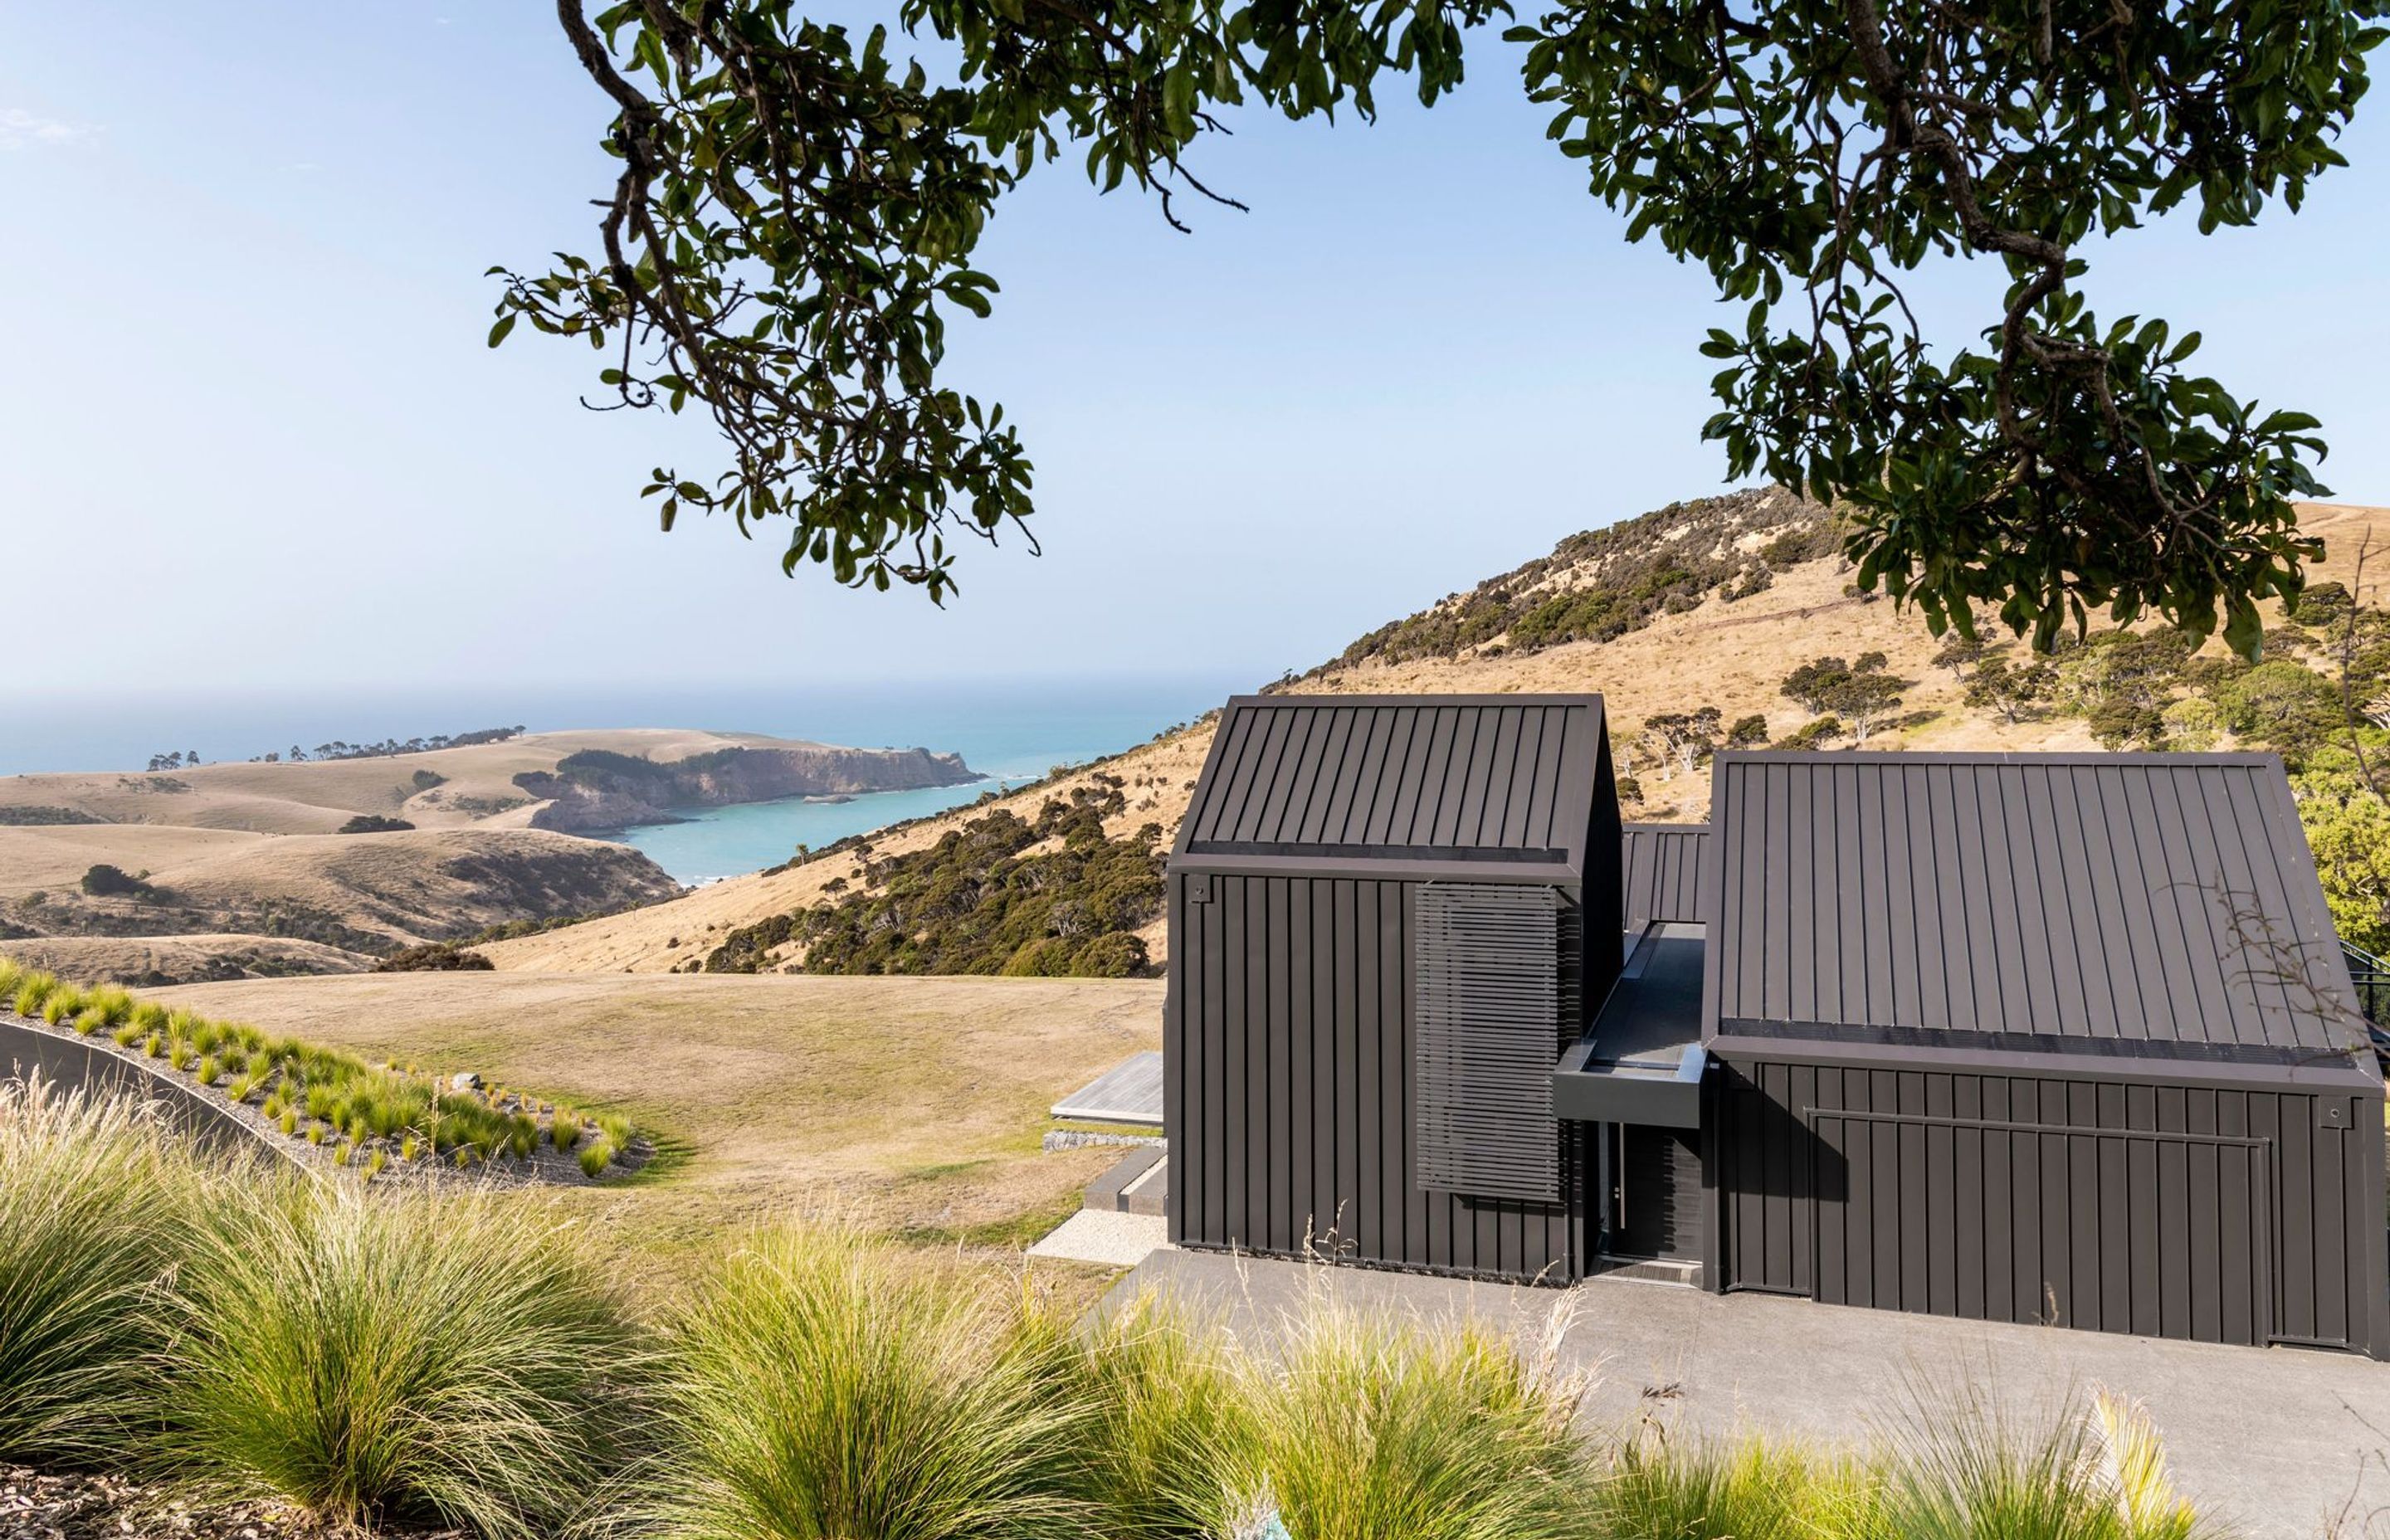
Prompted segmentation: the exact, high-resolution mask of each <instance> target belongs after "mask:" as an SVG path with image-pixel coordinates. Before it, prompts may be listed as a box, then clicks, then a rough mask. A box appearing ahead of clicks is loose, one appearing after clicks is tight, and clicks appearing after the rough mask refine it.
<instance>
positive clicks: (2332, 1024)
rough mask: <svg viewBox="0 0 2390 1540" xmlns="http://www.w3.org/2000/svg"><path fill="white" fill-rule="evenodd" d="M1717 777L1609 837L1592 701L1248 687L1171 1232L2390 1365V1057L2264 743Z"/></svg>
mask: <svg viewBox="0 0 2390 1540" xmlns="http://www.w3.org/2000/svg"><path fill="white" fill-rule="evenodd" d="M1713 785H1714V793H1713V802H1712V812H1711V819H1710V823H1709V824H1708V825H1706V826H1700V827H1694V826H1684V827H1678V828H1661V827H1655V826H1628V827H1625V828H1622V827H1621V825H1620V824H1619V823H1618V820H1617V815H1616V807H1615V795H1614V790H1613V783H1612V779H1611V775H1610V766H1609V755H1608V752H1607V748H1606V745H1605V743H1604V741H1603V732H1602V718H1601V708H1600V701H1599V699H1596V698H1592V697H1558V698H1552V697H1524V696H1499V697H1491V698H1468V699H1445V698H1426V697H1416V698H1395V699H1359V698H1334V697H1327V698H1299V697H1269V698H1263V699H1245V700H1238V701H1235V702H1232V703H1231V704H1230V707H1229V709H1228V712H1227V715H1226V717H1225V718H1224V720H1223V722H1222V724H1221V727H1220V732H1219V736H1218V738H1217V740H1216V741H1215V744H1214V750H1213V754H1212V758H1211V761H1210V762H1209V764H1207V765H1206V767H1205V770H1204V773H1203V777H1202V779H1201V782H1200V783H1199V785H1198V789H1197V791H1196V794H1195V800H1194V804H1193V806H1192V808H1191V809H1190V811H1189V816H1188V819H1187V822H1186V824H1185V826H1184V828H1182V830H1181V834H1180V839H1179V844H1178V847H1177V850H1176V853H1175V854H1174V856H1173V858H1172V861H1171V905H1172V921H1171V923H1172V934H1171V965H1170V966H1171V985H1172V987H1171V990H1170V996H1169V1004H1168V1007H1167V1023H1166V1029H1165V1032H1166V1047H1167V1050H1168V1052H1167V1059H1168V1074H1167V1086H1166V1100H1167V1107H1166V1115H1167V1120H1168V1123H1169V1125H1170V1126H1169V1133H1170V1138H1171V1148H1172V1151H1173V1155H1172V1161H1171V1164H1172V1168H1173V1182H1172V1193H1171V1200H1172V1203H1173V1213H1172V1236H1173V1238H1174V1239H1175V1240H1176V1241H1177V1242H1178V1243H1179V1244H1182V1245H1189V1246H1198V1247H1207V1246H1208V1247H1215V1248H1236V1249H1240V1250H1246V1251H1258V1252H1264V1253H1279V1254H1294V1253H1299V1252H1303V1251H1320V1252H1325V1253H1327V1254H1330V1255H1332V1256H1335V1257H1337V1258H1339V1259H1340V1260H1346V1261H1351V1262H1356V1263H1360V1264H1375V1265H1381V1266H1395V1267H1407V1268H1417V1269H1426V1270H1433V1271H1442V1272H1454V1273H1462V1274H1471V1275H1484V1276H1491V1277H1508V1278H1533V1279H1536V1280H1539V1281H1547V1282H1565V1281H1569V1280H1573V1279H1576V1278H1580V1277H1586V1276H1587V1275H1589V1274H1592V1273H1595V1272H1598V1271H1601V1270H1605V1269H1607V1268H1609V1267H1612V1266H1614V1265H1618V1264H1621V1263H1622V1262H1625V1261H1627V1260H1630V1259H1638V1258H1652V1259H1659V1261H1658V1263H1657V1264H1655V1265H1656V1266H1657V1267H1658V1268H1659V1269H1660V1270H1663V1271H1664V1270H1665V1269H1666V1267H1667V1266H1668V1265H1670V1264H1674V1265H1675V1266H1676V1267H1677V1268H1678V1269H1679V1270H1680V1271H1681V1272H1682V1273H1683V1274H1684V1275H1686V1276H1687V1277H1689V1279H1691V1280H1697V1281H1699V1282H1700V1283H1702V1284H1703V1286H1705V1287H1708V1288H1710V1289H1714V1290H1768V1291H1774V1292H1784V1293H1792V1294H1797V1295H1804V1296H1807V1297H1810V1298H1814V1299H1818V1300H1820V1301H1826V1302H1831V1303H1853V1304H1868V1305H1875V1306H1878V1307H1882V1308H1893V1309H1901V1310H1912V1311H1922V1312H1930V1313H1935V1314H1943V1315H1959V1316H1966V1317H1972V1318H1979V1319H1991V1320H2011V1321H2026V1322H2049V1323H2054V1324H2059V1325H2065V1326H2073V1327H2082V1328H2093V1329H2100V1330H2108V1331H2122V1332H2132V1333H2137V1334H2146V1335H2152V1336H2165V1337H2183V1338H2194V1339H2199V1340H2204V1341H2234V1342H2251V1343H2294V1344H2301V1345H2311V1346H2324V1347H2338V1348H2344V1349H2352V1350H2356V1351H2361V1352H2368V1353H2371V1354H2374V1355H2375V1356H2390V1279H2386V1278H2385V1261H2390V1245H2385V1230H2384V1170H2383V1164H2384V1162H2383V1129H2384V1123H2383V1117H2384V1097H2383V1082H2382V1078H2381V1076H2380V1074H2379V1072H2378V1071H2377V1069H2376V1068H2375V1066H2374V1063H2373V1060H2372V1059H2371V1053H2370V1051H2369V1050H2368V1049H2367V1048H2366V1047H2365V1034H2364V1024H2363V1021H2362V1019H2361V1018H2360V1016H2359V1014H2358V1007H2357V1002H2356V999H2355V996H2354V993H2353V991H2352V990H2351V988H2350V983H2349V977H2348V973H2347V969H2346V968H2345V964H2344V963H2343V961H2342V958H2341V955H2340V952H2339V948H2338V944H2337V941H2336V938H2335V937H2334V935H2333V933H2332V927H2331V923H2330V918H2329V915H2328V912H2327V911H2326V910H2325V908H2324V905H2323V901H2322V894H2321V892H2320V890H2319V887H2318V884H2317V881H2316V877H2315V871H2314V867H2313V865H2312V862H2311V860H2310V858H2309V856H2308V854H2307V851H2306V841H2305V838H2304V836H2303V835H2302V833H2301V831H2300V828H2299V825H2298V822H2297V818H2296V815H2295V811H2294V808H2293V805H2292V802H2291V799H2290V790H2289V786H2288V783H2287V781H2286V779H2285V778H2284V776H2283V775H2282V771H2281V765H2280V764H2278V763H2277V762H2276V761H2274V760H2273V759H2272V758H2270V757H2268V756H2255V755H2245V756H2244V755H2197V756H2192V755H2079V756H2069V755H1984V756H1972V755H1910V754H1872V753H1870V754H1857V753H1828V754H1780V753H1758V754H1722V755H1720V756H1719V758H1718V761H1717V764H1716V765H1715V771H1714V778H1713ZM1613 851H1614V854H1613ZM1613 936H1620V937H1623V944H1613V943H1611V942H1610V940H1609V938H1611V937H1613ZM1645 1270H1646V1271H1651V1270H1653V1268H1652V1267H1651V1266H1647V1267H1646V1268H1645Z"/></svg>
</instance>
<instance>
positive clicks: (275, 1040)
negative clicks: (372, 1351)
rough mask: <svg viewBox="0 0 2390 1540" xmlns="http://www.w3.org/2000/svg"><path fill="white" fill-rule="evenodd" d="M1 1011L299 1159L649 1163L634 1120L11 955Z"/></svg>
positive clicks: (405, 1173) (449, 1165) (442, 1168)
mask: <svg viewBox="0 0 2390 1540" xmlns="http://www.w3.org/2000/svg"><path fill="white" fill-rule="evenodd" d="M0 1020H6V1021H8V1022H10V1023H12V1024H14V1025H16V1026H19V1027H22V1028H24V1029H26V1030H29V1031H31V1032H34V1033H43V1034H45V1035H48V1036H51V1037H55V1038H58V1039H59V1040H60V1041H62V1042H71V1043H74V1044H76V1045H78V1046H82V1047H84V1048H86V1049H88V1050H90V1051H93V1052H96V1053H100V1054H106V1055H109V1056H111V1057H113V1058H116V1059H122V1060H123V1061H125V1062H126V1063H127V1064H129V1065H131V1066H133V1067H134V1069H135V1072H137V1073H143V1074H148V1075H149V1076H153V1077H156V1078H157V1079H160V1080H161V1081H165V1082H168V1083H170V1084H173V1085H175V1086H176V1087H177V1088H179V1089H180V1090H181V1091H182V1092H184V1093H185V1094H186V1095H187V1096H190V1097H193V1098H195V1099H197V1100H199V1101H201V1102H203V1103H205V1104H206V1105H208V1106H209V1107H211V1108H212V1109H213V1110H217V1111H219V1112H222V1113H224V1114H225V1115H226V1116H229V1117H231V1118H233V1119H234V1120H236V1121H238V1122H239V1123H243V1124H245V1125H246V1126H247V1127H248V1128H249V1129H250V1130H251V1132H253V1133H254V1134H256V1135H257V1136H258V1137H259V1138H260V1139H261V1140H262V1141H263V1142H264V1143H265V1144H267V1145H269V1146H272V1147H275V1148H278V1149H280V1150H282V1151H283V1152H284V1153H286V1154H289V1155H290V1156H292V1157H293V1158H296V1159H301V1160H307V1161H319V1162H322V1163H327V1164H329V1165H331V1166H334V1167H336V1168H341V1169H344V1170H347V1171H349V1172H352V1173H353V1174H356V1175H357V1176H359V1177H360V1178H362V1179H364V1180H366V1181H374V1180H378V1179H379V1180H387V1179H391V1178H413V1179H418V1180H424V1179H441V1178H446V1177H453V1176H456V1175H469V1176H470V1177H471V1178H473V1179H474V1180H477V1181H487V1180H493V1179H495V1180H499V1181H514V1182H538V1183H553V1184H559V1185H566V1186H580V1185H588V1184H591V1183H596V1182H606V1181H611V1180H615V1179H617V1178H619V1177H622V1176H623V1175H626V1174H630V1173H631V1172H634V1171H636V1170H637V1169H638V1168H639V1167H640V1166H642V1165H644V1164H645V1163H646V1162H647V1161H648V1160H649V1159H650V1158H651V1157H652V1156H653V1154H654V1145H653V1142H652V1141H651V1140H649V1138H648V1137H647V1136H645V1135H644V1134H643V1133H642V1132H641V1131H640V1130H638V1129H637V1128H636V1127H635V1126H634V1125H633V1124H632V1123H630V1121H629V1120H628V1119H626V1118H623V1117H622V1116H620V1115H619V1114H615V1113H609V1112H590V1111H586V1110H582V1109H578V1108H574V1107H572V1106H570V1105H568V1104H564V1103H559V1102H556V1101H552V1100H549V1099H546V1098H545V1097H537V1096H534V1095H533V1094H531V1093H529V1092H525V1091H521V1090H519V1089H515V1088H512V1087H508V1086H504V1085H496V1084H482V1082H481V1080H480V1078H479V1077H478V1076H475V1075H472V1074H469V1073H462V1074H456V1075H445V1074H439V1073H434V1072H427V1071H424V1070H422V1069H419V1068H418V1067H417V1066H414V1065H404V1066H402V1065H398V1064H380V1065H376V1064H370V1063H368V1062H366V1060H364V1059H359V1058H357V1057H355V1056H353V1055H352V1054H348V1053H344V1052H341V1051H340V1050H337V1049H330V1048H324V1047H320V1046H315V1045H311V1044H308V1043H304V1042H302V1041H301V1040H299V1039H297V1038H293V1037H283V1036H278V1035H276V1034H274V1033H266V1032H263V1031H261V1030H260V1029H258V1028H256V1027H252V1026H248V1025H245V1024H241V1023H237V1022H226V1021H217V1020H211V1019H209V1018H207V1017H203V1016H199V1015H198V1014H197V1013H195V1012H192V1011H189V1010H168V1009H167V1008H166V1007H163V1006H161V1005H158V1004H155V1003H154V1002H144V1001H141V1000H139V999H137V998H136V997H135V996H134V995H131V994H129V993H127V992H126V991H124V990H122V989H117V988H114V987H112V986H108V985H102V986H99V987H96V988H94V989H90V990H84V989H81V988H78V987H76V986H75V985H73V984H70V983H65V982H60V981H58V980H57V979H55V978H53V977H51V976H50V975H48V974H46V973H39V972H33V971H31V970H28V969H23V968H22V967H20V966H19V965H18V964H16V963H13V962H11V961H9V960H8V959H7V958H5V957H0Z"/></svg>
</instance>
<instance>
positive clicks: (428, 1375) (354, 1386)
mask: <svg viewBox="0 0 2390 1540" xmlns="http://www.w3.org/2000/svg"><path fill="white" fill-rule="evenodd" d="M609 1276H610V1275H609V1270H608V1269H607V1267H606V1266H605V1265H604V1264H603V1262H602V1260H601V1259H600V1258H599V1257H598V1256H597V1255H596V1254H595V1253H594V1252H593V1251H592V1250H591V1249H590V1247H589V1246H588V1244H587V1243H586V1242H585V1240H584V1238H582V1236H581V1234H580V1232H579V1231H578V1230H576V1229H575V1228H573V1227H572V1226H571V1225H570V1224H569V1223H567V1222H566V1221H564V1220H563V1219H561V1218H559V1217H558V1216H557V1215H556V1214H555V1213H554V1212H553V1211H552V1210H549V1209H547V1208H546V1207H545V1206H544V1205H542V1204H539V1203H537V1202H534V1201H533V1200H529V1199H527V1198H526V1197H524V1196H523V1195H520V1194H515V1195H510V1196H509V1197H508V1198H506V1199H503V1200H502V1199H501V1198H499V1197H498V1196H497V1195H494V1194H481V1193H475V1194H455V1193H442V1192H438V1191H433V1190H420V1189H418V1190H416V1191H412V1192H408V1193H405V1194H403V1195H391V1194H388V1193H386V1192H382V1191H376V1192H373V1193H371V1194H366V1193H361V1192H356V1191H352V1190H349V1189H346V1188H343V1187H310V1188H308V1189H306V1190H303V1191H294V1190H291V1189H289V1188H278V1189H277V1188H272V1187H255V1186H252V1187H249V1188H246V1189H244V1192H243V1196H242V1197H241V1198H240V1200H238V1201H236V1202H234V1203H232V1204H230V1205H228V1207H227V1208H226V1209H225V1213H224V1215H223V1218H222V1220H221V1222H220V1224H219V1226H217V1228H216V1230H215V1232H214V1233H213V1235H212V1238H211V1240H210V1243H209V1244H208V1245H207V1246H206V1247H205V1248H204V1249H203V1250H202V1251H201V1253H200V1254H199V1256H198V1257H197V1259H196V1260H195V1261H194V1262H193V1264H191V1265H190V1266H189V1267H188V1268H187V1269H186V1273H185V1276H184V1277H183V1279H182V1280H181V1281H180V1282H179V1284H178V1286H177V1290H176V1314H177V1315H178V1317H179V1324H180V1326H181V1328H182V1330H183V1336H182V1340H181V1341H180V1343H179V1344H178V1349H177V1358H178V1361H179V1367H178V1373H177V1376H176V1384H175V1386H174V1389H173V1398H172V1405H171V1407H170V1408H169V1415H168V1426H167V1431H166V1435H165V1438H164V1440H163V1447H165V1448H167V1449H170V1450H173V1451H175V1452H177V1454H178V1455H179V1456H180V1466H181V1472H182V1474H183V1475H184V1476H185V1477H186V1479H188V1480H190V1481H192V1482H195V1483H197V1484H198V1485H199V1486H200V1487H201V1488H202V1489H203V1490H213V1491H217V1492H222V1493H225V1494H238V1495H251V1496H258V1495H271V1496H274V1497H277V1498H280V1499H282V1500H284V1501H287V1502H289V1503H292V1504H295V1505H297V1506H299V1507H302V1508H306V1509H307V1510H309V1511H310V1512H312V1513H314V1514H315V1515H317V1516H318V1517H319V1518H321V1519H323V1520H324V1521H328V1522H329V1523H333V1524H340V1525H352V1524H370V1523H380V1522H393V1523H405V1522H420V1521H426V1520H436V1521H439V1522H441V1523H443V1524H455V1525H464V1526H468V1527H469V1528H471V1529H473V1530H475V1531H477V1532H479V1533H481V1534H487V1535H493V1536H528V1535H531V1534H548V1533H554V1532H555V1531H557V1530H558V1529H559V1528H561V1527H563V1526H566V1525H569V1524H570V1523H572V1521H574V1520H575V1519H576V1518H577V1517H579V1515H580V1510H581V1508H583V1506H584V1505H585V1502H586V1501H587V1500H588V1498H589V1496H590V1495H591V1494H593V1493H594V1492H595V1491H596V1490H597V1489H598V1486H599V1485H600V1484H601V1483H602V1482H604V1481H605V1480H606V1479H607V1477H608V1475H609V1473H610V1471H611V1470H612V1469H615V1467H616V1465H617V1463H618V1460H619V1458H620V1453H621V1451H620V1440H621V1438H622V1435H623V1431H624V1429H625V1428H627V1427H628V1426H629V1425H630V1423H631V1421H632V1419H633V1418H636V1414H637V1410H638V1408H639V1406H640V1405H641V1404H642V1399H643V1393H644V1392H643V1388H642V1387H643V1384H644V1380H645V1376H646V1373H647V1371H648V1368H649V1364H650V1362H651V1359H650V1354H649V1350H648V1348H647V1346H646V1345H645V1343H644V1341H643V1339H642V1337H641V1335H640V1333H639V1331H638V1330H637V1329H636V1327H635V1326H634V1325H633V1324H632V1322H631V1320H630V1318H629V1315H628V1312H627V1308H626V1305H625V1303H624V1301H623V1298H622V1297H621V1295H620V1294H619V1293H618V1292H617V1291H616V1290H615V1289H614V1288H613V1287H612V1286H611V1285H610V1283H609V1282H608V1281H607V1279H608V1277H609Z"/></svg>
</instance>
